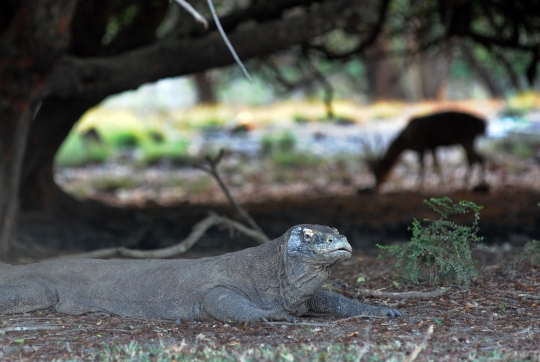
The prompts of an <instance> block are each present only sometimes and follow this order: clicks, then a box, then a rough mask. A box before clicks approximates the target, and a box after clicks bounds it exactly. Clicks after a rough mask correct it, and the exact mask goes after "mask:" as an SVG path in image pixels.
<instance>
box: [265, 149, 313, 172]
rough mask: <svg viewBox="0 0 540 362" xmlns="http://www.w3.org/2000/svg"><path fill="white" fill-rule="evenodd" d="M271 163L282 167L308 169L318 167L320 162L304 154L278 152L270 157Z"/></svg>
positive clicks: (310, 155)
mask: <svg viewBox="0 0 540 362" xmlns="http://www.w3.org/2000/svg"><path fill="white" fill-rule="evenodd" d="M270 159H271V160H272V162H273V163H275V164H276V165H278V166H283V167H296V168H308V167H314V166H316V165H318V164H319V163H320V162H321V160H320V159H319V158H318V157H316V156H314V155H312V154H309V153H306V152H287V151H278V152H275V153H273V154H272V155H271V157H270Z"/></svg>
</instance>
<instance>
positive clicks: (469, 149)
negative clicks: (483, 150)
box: [463, 142, 484, 184]
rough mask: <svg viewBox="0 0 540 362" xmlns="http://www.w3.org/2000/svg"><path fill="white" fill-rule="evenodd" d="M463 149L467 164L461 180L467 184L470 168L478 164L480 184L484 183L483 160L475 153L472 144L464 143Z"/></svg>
mask: <svg viewBox="0 0 540 362" xmlns="http://www.w3.org/2000/svg"><path fill="white" fill-rule="evenodd" d="M463 148H465V152H466V153H467V161H468V163H469V166H468V168H467V172H466V173H465V178H464V180H463V181H464V183H465V184H467V181H468V180H469V175H470V173H471V168H472V167H473V165H474V164H475V163H476V162H478V163H479V164H480V165H479V166H480V183H482V182H483V181H484V158H483V157H482V156H480V155H479V154H478V153H476V152H475V150H474V144H473V142H467V143H464V144H463Z"/></svg>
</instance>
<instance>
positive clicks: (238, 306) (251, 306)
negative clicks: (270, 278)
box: [203, 287, 296, 323]
mask: <svg viewBox="0 0 540 362" xmlns="http://www.w3.org/2000/svg"><path fill="white" fill-rule="evenodd" d="M203 309H204V311H205V312H206V313H207V314H209V315H210V316H212V317H213V318H215V319H217V320H219V321H222V322H225V323H230V322H240V323H242V322H249V323H254V322H260V321H270V320H278V321H289V322H293V323H296V320H295V319H294V318H293V317H292V316H290V315H289V314H287V313H285V312H283V311H279V310H277V311H276V310H264V309H261V308H260V307H259V306H258V305H257V304H255V303H253V302H252V301H250V300H249V299H247V298H246V297H244V296H243V295H241V294H240V293H238V292H235V291H233V290H231V289H227V288H224V287H217V288H214V289H212V290H211V291H210V292H208V293H207V294H206V296H205V298H204V302H203Z"/></svg>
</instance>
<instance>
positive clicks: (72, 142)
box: [55, 133, 113, 167]
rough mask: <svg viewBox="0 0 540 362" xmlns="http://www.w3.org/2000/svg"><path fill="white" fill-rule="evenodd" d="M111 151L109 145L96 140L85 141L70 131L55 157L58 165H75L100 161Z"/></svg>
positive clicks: (107, 156) (103, 160) (104, 159)
mask: <svg viewBox="0 0 540 362" xmlns="http://www.w3.org/2000/svg"><path fill="white" fill-rule="evenodd" d="M112 153H113V150H112V149H111V147H109V145H107V144H103V143H97V142H92V141H90V142H87V141H85V140H83V139H82V137H81V136H80V135H79V134H74V133H71V134H70V135H69V136H68V137H67V138H66V140H65V141H64V143H63V144H62V146H61V147H60V149H59V150H58V152H57V154H56V158H55V165H56V166H58V167H77V166H84V165H87V164H92V163H102V162H105V161H106V160H107V158H109V157H110V156H111V155H112Z"/></svg>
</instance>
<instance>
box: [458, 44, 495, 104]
mask: <svg viewBox="0 0 540 362" xmlns="http://www.w3.org/2000/svg"><path fill="white" fill-rule="evenodd" d="M461 54H462V55H463V59H464V60H465V63H467V65H468V66H469V67H471V69H472V70H473V71H474V72H475V73H476V74H477V75H478V77H479V78H480V81H481V82H482V83H483V84H484V85H485V86H486V88H487V90H488V91H489V93H490V94H491V96H492V97H495V98H503V97H504V89H503V88H502V87H501V86H500V81H499V79H497V78H498V77H497V76H496V75H495V74H494V73H493V71H492V70H491V69H490V68H489V66H485V65H483V64H482V63H481V62H479V61H478V60H477V59H476V58H475V56H474V54H473V52H472V50H471V49H470V48H469V47H468V46H467V45H463V46H462V47H461Z"/></svg>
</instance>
